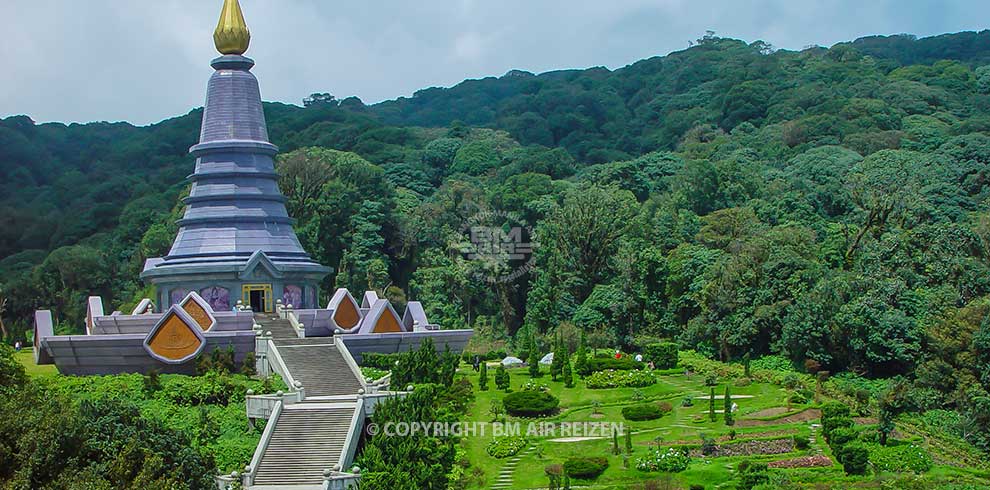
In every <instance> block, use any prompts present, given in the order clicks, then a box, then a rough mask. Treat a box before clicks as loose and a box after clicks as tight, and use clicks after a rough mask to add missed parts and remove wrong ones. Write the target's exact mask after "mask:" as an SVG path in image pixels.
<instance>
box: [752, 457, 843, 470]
mask: <svg viewBox="0 0 990 490" xmlns="http://www.w3.org/2000/svg"><path fill="white" fill-rule="evenodd" d="M832 464H833V463H832V460H831V458H829V457H828V456H823V455H821V454H819V455H816V456H805V457H802V458H794V459H783V460H780V461H771V462H770V463H769V464H767V466H768V467H770V468H818V467H827V466H832Z"/></svg>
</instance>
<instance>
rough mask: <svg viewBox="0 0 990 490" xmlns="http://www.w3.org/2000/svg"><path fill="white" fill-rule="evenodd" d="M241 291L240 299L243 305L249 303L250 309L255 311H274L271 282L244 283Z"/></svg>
mask: <svg viewBox="0 0 990 490" xmlns="http://www.w3.org/2000/svg"><path fill="white" fill-rule="evenodd" d="M242 293H243V294H242V299H241V301H243V302H244V304H245V305H251V310H252V311H254V312H256V313H271V312H272V311H274V308H273V305H272V296H273V295H272V285H271V284H245V285H244V286H243V287H242Z"/></svg>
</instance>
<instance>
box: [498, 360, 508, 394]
mask: <svg viewBox="0 0 990 490" xmlns="http://www.w3.org/2000/svg"><path fill="white" fill-rule="evenodd" d="M495 387H496V388H498V389H500V390H502V391H506V392H507V391H509V372H508V371H506V369H505V365H503V364H501V363H499V365H498V369H496V370H495Z"/></svg>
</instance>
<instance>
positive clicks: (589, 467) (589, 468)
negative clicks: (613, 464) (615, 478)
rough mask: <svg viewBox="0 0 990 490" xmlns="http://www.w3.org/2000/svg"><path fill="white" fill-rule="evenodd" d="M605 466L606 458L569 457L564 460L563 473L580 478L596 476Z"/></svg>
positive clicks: (588, 478) (589, 478)
mask: <svg viewBox="0 0 990 490" xmlns="http://www.w3.org/2000/svg"><path fill="white" fill-rule="evenodd" d="M606 468H608V460H607V459H605V458H603V457H594V458H570V459H568V460H567V461H564V474H565V475H567V476H569V477H571V478H580V479H582V480H591V479H594V478H598V475H601V474H602V473H603V472H604V471H605V469H606Z"/></svg>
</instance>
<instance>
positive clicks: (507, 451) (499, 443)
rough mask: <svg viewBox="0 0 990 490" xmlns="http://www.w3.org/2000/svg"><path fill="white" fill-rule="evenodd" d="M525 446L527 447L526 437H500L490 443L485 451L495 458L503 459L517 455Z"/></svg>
mask: <svg viewBox="0 0 990 490" xmlns="http://www.w3.org/2000/svg"><path fill="white" fill-rule="evenodd" d="M524 447H526V438H524V437H498V438H495V439H493V440H492V442H489V443H488V447H486V448H485V451H487V452H488V455H489V456H491V457H493V458H497V459H502V458H508V457H509V456H515V455H516V454H518V453H519V451H522V450H523V448H524Z"/></svg>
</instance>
